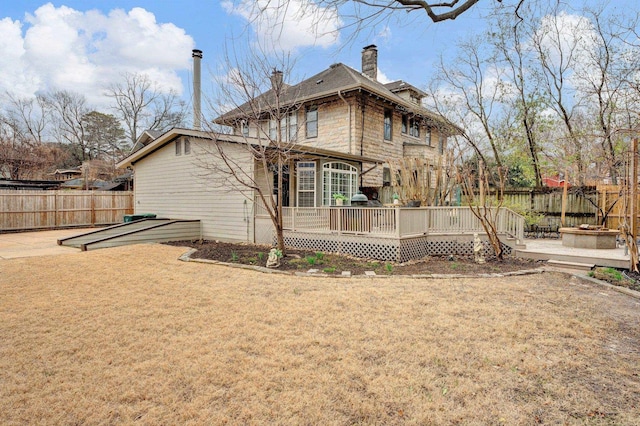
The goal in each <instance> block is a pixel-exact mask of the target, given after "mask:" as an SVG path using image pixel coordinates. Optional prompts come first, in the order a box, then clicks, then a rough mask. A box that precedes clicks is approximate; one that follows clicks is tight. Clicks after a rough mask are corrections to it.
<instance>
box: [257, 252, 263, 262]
mask: <svg viewBox="0 0 640 426" xmlns="http://www.w3.org/2000/svg"><path fill="white" fill-rule="evenodd" d="M258 259H260V261H262V260H264V253H263V252H259V253H258Z"/></svg>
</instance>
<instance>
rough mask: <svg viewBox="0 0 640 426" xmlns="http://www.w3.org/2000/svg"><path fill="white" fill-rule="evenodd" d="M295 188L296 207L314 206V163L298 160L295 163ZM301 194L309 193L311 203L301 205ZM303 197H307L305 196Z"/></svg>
mask: <svg viewBox="0 0 640 426" xmlns="http://www.w3.org/2000/svg"><path fill="white" fill-rule="evenodd" d="M296 181H297V183H296V189H297V196H296V199H297V202H296V205H297V206H298V207H315V206H316V163H315V162H313V161H300V162H298V163H297V164H296ZM301 194H305V195H308V194H311V200H313V204H312V205H303V204H302V203H300V200H301V199H302V197H301ZM305 199H308V198H307V197H305Z"/></svg>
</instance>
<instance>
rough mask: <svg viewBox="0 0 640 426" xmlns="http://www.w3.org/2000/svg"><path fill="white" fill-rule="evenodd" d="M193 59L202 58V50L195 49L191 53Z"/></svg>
mask: <svg viewBox="0 0 640 426" xmlns="http://www.w3.org/2000/svg"><path fill="white" fill-rule="evenodd" d="M191 57H193V58H202V50H200V49H193V50H192V51H191Z"/></svg>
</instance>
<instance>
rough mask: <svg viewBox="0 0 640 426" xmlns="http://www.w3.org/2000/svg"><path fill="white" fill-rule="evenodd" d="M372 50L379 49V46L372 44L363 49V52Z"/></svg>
mask: <svg viewBox="0 0 640 426" xmlns="http://www.w3.org/2000/svg"><path fill="white" fill-rule="evenodd" d="M371 49H378V46H376V45H375V44H370V45H368V46H365V47H363V48H362V50H371Z"/></svg>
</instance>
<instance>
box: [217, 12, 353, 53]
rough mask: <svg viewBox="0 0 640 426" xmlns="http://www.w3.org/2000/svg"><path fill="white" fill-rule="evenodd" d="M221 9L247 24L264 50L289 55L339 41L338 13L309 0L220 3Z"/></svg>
mask: <svg viewBox="0 0 640 426" xmlns="http://www.w3.org/2000/svg"><path fill="white" fill-rule="evenodd" d="M222 6H223V8H224V9H225V11H226V12H227V13H228V14H233V15H238V16H240V17H242V18H244V19H245V20H246V21H247V22H249V23H250V25H251V28H252V29H253V31H254V32H255V34H256V37H257V39H258V43H259V44H260V45H261V46H265V47H266V48H267V49H274V50H279V51H284V52H292V51H295V50H297V49H299V48H301V47H307V46H320V47H323V48H327V47H330V46H333V45H335V44H337V43H338V42H339V38H340V32H339V29H340V26H341V25H342V22H341V21H340V18H339V16H338V11H337V10H336V9H334V8H329V7H320V6H318V5H317V4H316V3H315V2H313V1H311V0H224V1H223V2H222Z"/></svg>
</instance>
